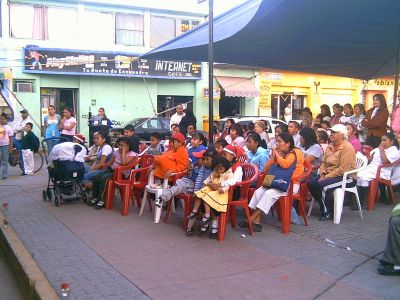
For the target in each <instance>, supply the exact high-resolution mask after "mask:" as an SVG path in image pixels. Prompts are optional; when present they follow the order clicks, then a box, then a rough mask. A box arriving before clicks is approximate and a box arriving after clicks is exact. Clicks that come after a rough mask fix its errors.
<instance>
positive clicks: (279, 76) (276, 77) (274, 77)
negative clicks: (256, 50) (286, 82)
mask: <svg viewBox="0 0 400 300" xmlns="http://www.w3.org/2000/svg"><path fill="white" fill-rule="evenodd" d="M262 79H263V80H269V81H282V80H283V73H274V72H267V73H263V76H262Z"/></svg>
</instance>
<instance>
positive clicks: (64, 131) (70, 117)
mask: <svg viewBox="0 0 400 300" xmlns="http://www.w3.org/2000/svg"><path fill="white" fill-rule="evenodd" d="M63 115H64V117H63V118H62V119H61V121H60V123H59V124H58V128H59V129H60V130H61V136H62V137H65V138H67V139H68V141H70V142H72V139H73V137H74V135H75V134H76V119H75V118H74V113H73V111H72V109H71V108H69V107H66V108H64V111H63Z"/></svg>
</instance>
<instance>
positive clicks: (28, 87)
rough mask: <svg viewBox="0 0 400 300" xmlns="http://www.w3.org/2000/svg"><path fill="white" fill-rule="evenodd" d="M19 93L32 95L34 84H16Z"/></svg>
mask: <svg viewBox="0 0 400 300" xmlns="http://www.w3.org/2000/svg"><path fill="white" fill-rule="evenodd" d="M16 92H17V93H32V92H33V84H32V82H16Z"/></svg>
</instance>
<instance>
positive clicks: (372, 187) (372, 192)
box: [367, 160, 400, 210]
mask: <svg viewBox="0 0 400 300" xmlns="http://www.w3.org/2000/svg"><path fill="white" fill-rule="evenodd" d="M395 166H400V160H397V161H395V162H394V163H391V164H382V165H380V166H379V167H378V170H377V171H376V177H375V179H374V180H372V181H371V182H370V183H369V189H368V204H367V209H368V210H373V209H374V207H375V203H376V202H377V200H378V186H379V184H380V183H382V184H384V185H385V186H387V187H388V189H389V194H390V198H391V200H392V204H393V205H394V204H395V197H394V191H393V186H392V181H391V180H390V179H389V180H386V179H382V178H380V175H381V169H382V168H386V167H395Z"/></svg>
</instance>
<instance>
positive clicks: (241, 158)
mask: <svg viewBox="0 0 400 300" xmlns="http://www.w3.org/2000/svg"><path fill="white" fill-rule="evenodd" d="M238 161H240V162H241V163H242V164H244V163H246V162H247V155H246V154H244V153H243V154H240V155H239V156H238Z"/></svg>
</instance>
